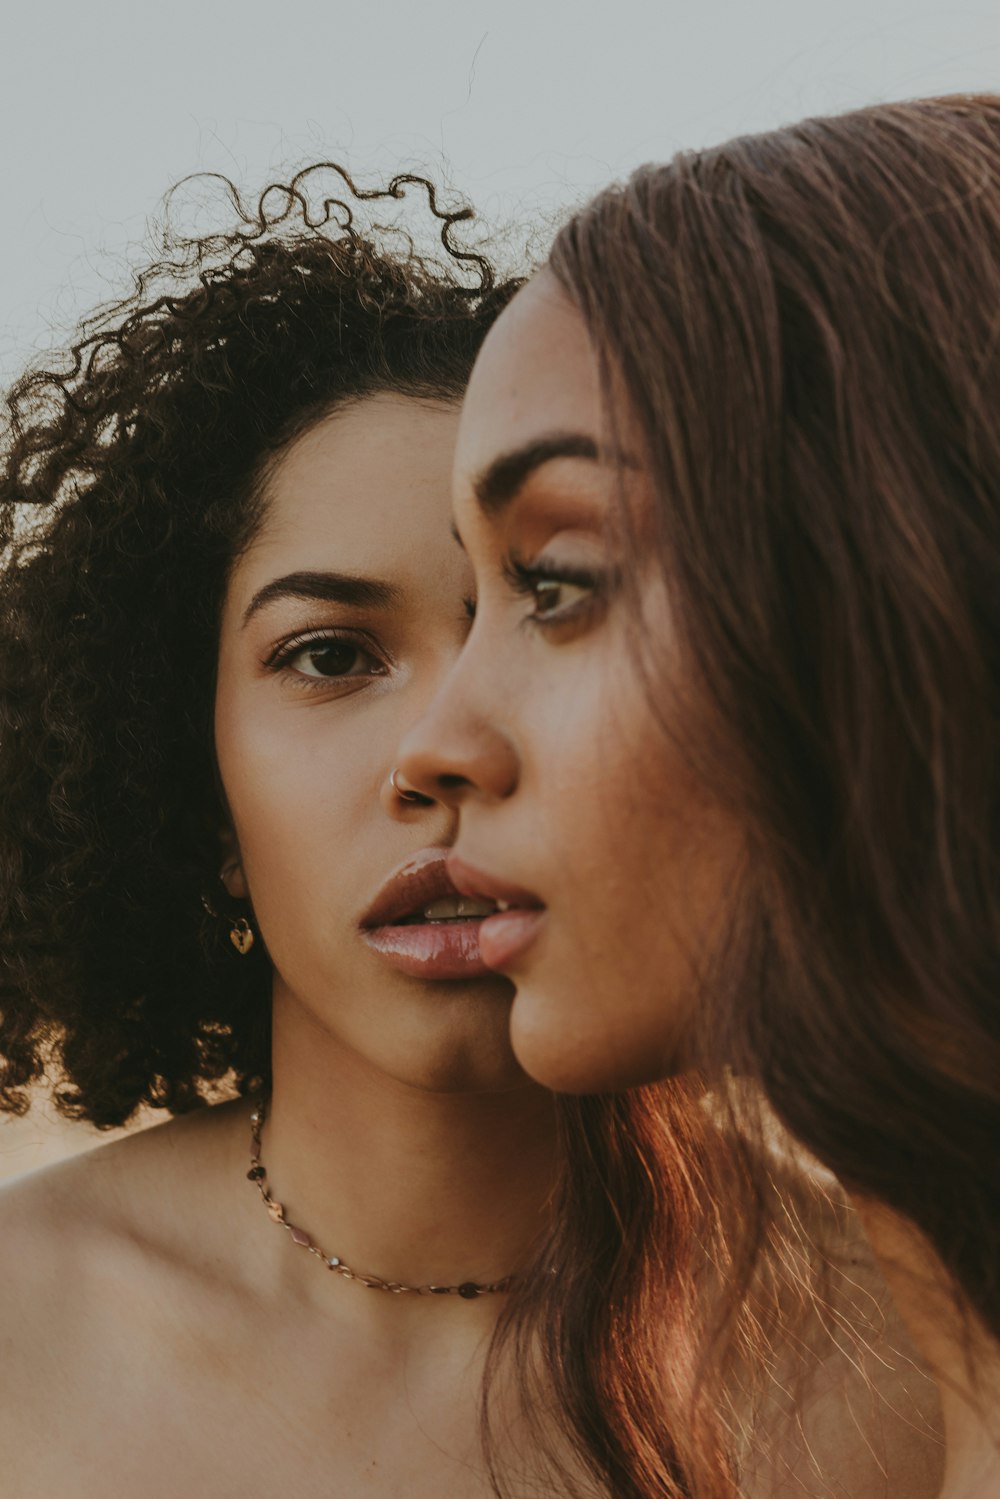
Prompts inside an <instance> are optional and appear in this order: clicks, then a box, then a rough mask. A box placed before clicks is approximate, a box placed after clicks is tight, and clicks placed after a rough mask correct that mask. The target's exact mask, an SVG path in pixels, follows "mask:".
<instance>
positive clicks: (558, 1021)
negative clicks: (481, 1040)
mask: <svg viewBox="0 0 1000 1499" xmlns="http://www.w3.org/2000/svg"><path fill="white" fill-rule="evenodd" d="M510 1039H511V1046H512V1049H513V1052H514V1055H515V1057H516V1058H517V1061H518V1063H519V1064H520V1066H521V1067H522V1068H523V1069H524V1071H525V1072H526V1073H527V1074H528V1076H529V1077H531V1078H533V1079H534V1080H535V1082H538V1083H541V1084H542V1086H543V1087H546V1088H549V1089H551V1090H552V1092H554V1093H620V1092H623V1091H624V1090H625V1089H626V1088H637V1087H641V1086H642V1085H643V1084H644V1083H653V1082H659V1081H661V1080H662V1079H663V1078H665V1077H669V1076H671V1075H672V1074H674V1073H676V1072H678V1071H681V1070H682V1067H681V1065H680V1060H679V1057H678V1054H677V1048H676V1044H675V1042H676V1037H674V1038H672V1039H671V1038H670V1037H668V1035H667V1033H666V1027H664V1026H657V1025H651V1026H645V1027H644V1026H641V1025H636V1026H632V1025H631V1024H629V1023H628V1022H624V1021H622V1020H621V1019H615V1020H614V1021H612V1019H611V1017H610V1016H608V1015H607V1014H606V1013H602V1012H591V1014H590V1015H588V1014H587V1013H586V1012H585V1011H584V1010H583V1009H581V1005H580V1001H579V998H578V997H574V998H570V997H569V996H567V998H566V999H565V1000H564V1001H563V1002H562V1003H561V1004H560V1003H556V1002H554V1001H553V1000H552V999H551V998H546V999H542V998H541V996H539V995H537V994H535V993H533V992H532V991H531V990H530V989H521V988H519V989H518V991H517V997H516V998H515V1000H514V1006H513V1009H512V1010H511V1021H510Z"/></svg>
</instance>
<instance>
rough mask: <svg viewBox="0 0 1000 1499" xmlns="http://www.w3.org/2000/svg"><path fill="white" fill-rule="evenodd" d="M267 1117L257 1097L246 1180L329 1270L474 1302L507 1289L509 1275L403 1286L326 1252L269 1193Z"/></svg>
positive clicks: (376, 1286)
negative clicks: (264, 1151) (263, 1148)
mask: <svg viewBox="0 0 1000 1499" xmlns="http://www.w3.org/2000/svg"><path fill="white" fill-rule="evenodd" d="M266 1118H267V1109H266V1105H265V1102H264V1100H263V1098H258V1099H257V1101H256V1103H255V1104H254V1108H253V1112H252V1113H251V1115H250V1170H249V1171H248V1172H247V1180H248V1181H252V1182H253V1184H254V1186H255V1187H256V1188H257V1190H258V1192H259V1193H260V1195H261V1197H262V1199H263V1202H264V1206H265V1207H266V1208H267V1211H268V1212H269V1213H270V1215H271V1217H272V1219H273V1220H274V1222H275V1223H280V1225H281V1227H282V1228H284V1229H286V1230H287V1231H288V1233H290V1234H291V1236H292V1243H293V1244H298V1245H299V1246H300V1248H302V1249H308V1251H309V1253H310V1254H314V1255H315V1256H316V1258H317V1259H318V1260H319V1261H320V1262H321V1263H322V1264H324V1265H325V1266H326V1268H327V1269H328V1270H332V1271H334V1273H335V1274H337V1275H342V1276H343V1277H344V1279H345V1280H356V1281H357V1282H358V1284H359V1285H362V1286H367V1287H368V1289H369V1290H371V1291H391V1292H392V1294H393V1295H394V1296H404V1295H410V1296H461V1297H462V1298H463V1299H464V1300H466V1301H474V1300H475V1299H476V1297H477V1296H493V1295H496V1294H497V1293H498V1292H500V1291H506V1290H509V1288H510V1286H511V1284H512V1282H513V1279H514V1277H513V1276H512V1275H505V1276H504V1278H503V1280H494V1281H491V1282H489V1283H488V1284H486V1285H481V1284H480V1283H479V1282H478V1281H475V1280H465V1281H463V1282H462V1284H461V1285H460V1286H429V1285H428V1286H406V1285H403V1284H402V1283H401V1282H400V1281H398V1280H383V1278H382V1276H381V1275H362V1273H361V1272H360V1270H352V1269H351V1267H350V1265H345V1264H344V1261H343V1260H342V1259H341V1258H340V1256H339V1255H336V1254H327V1253H326V1251H325V1250H324V1249H320V1247H319V1245H318V1244H314V1243H313V1240H312V1238H311V1237H310V1236H309V1234H307V1233H306V1231H305V1229H304V1228H299V1227H297V1226H296V1224H294V1223H291V1222H289V1220H288V1218H287V1217H286V1216H285V1209H284V1208H283V1207H282V1205H281V1203H280V1202H278V1201H277V1200H276V1199H275V1198H274V1197H272V1196H271V1190H270V1188H269V1187H268V1185H267V1169H266V1167H265V1166H264V1162H263V1161H262V1160H261V1158H260V1135H261V1130H262V1129H263V1128H264V1120H265V1119H266Z"/></svg>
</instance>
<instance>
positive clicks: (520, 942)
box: [479, 908, 545, 970]
mask: <svg viewBox="0 0 1000 1499" xmlns="http://www.w3.org/2000/svg"><path fill="white" fill-rule="evenodd" d="M544 916H545V911H544V909H525V908H519V909H517V910H513V911H499V912H498V913H497V914H496V916H487V918H486V920H485V921H483V922H482V924H481V925H480V928H479V946H480V949H481V951H482V955H483V961H484V962H485V963H486V964H488V966H489V967H490V968H496V969H500V970H502V969H504V968H509V967H510V966H511V965H512V964H513V963H514V962H516V961H517V959H518V958H519V957H520V956H521V954H522V953H523V952H525V950H526V949H527V948H529V947H530V946H531V944H532V943H533V942H534V940H535V938H536V937H537V936H538V933H539V930H540V928H541V925H542V920H543V918H544Z"/></svg>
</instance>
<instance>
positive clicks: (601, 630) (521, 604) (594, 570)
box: [400, 271, 972, 1499]
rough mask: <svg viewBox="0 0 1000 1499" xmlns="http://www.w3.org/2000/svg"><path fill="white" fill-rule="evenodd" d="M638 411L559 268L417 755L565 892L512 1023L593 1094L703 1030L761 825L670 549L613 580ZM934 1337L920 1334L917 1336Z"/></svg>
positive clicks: (534, 319) (497, 839) (482, 367)
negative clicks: (721, 941)
mask: <svg viewBox="0 0 1000 1499" xmlns="http://www.w3.org/2000/svg"><path fill="white" fill-rule="evenodd" d="M619 420H620V421H623V422H624V429H625V430H624V435H623V438H619V442H618V447H617V449H616V448H615V445H614V444H613V443H612V441H611V433H610V430H609V424H608V419H607V413H606V409H605V404H604V401H603V398H602V391H601V383H600V378H599V371H598V365H597V360H596V357H595V354H594V350H593V347H592V345H591V342H590V338H589V335H588V332H587V329H586V325H585V323H584V321H583V319H582V318H581V316H580V315H579V313H578V312H577V311H576V309H575V308H574V306H573V305H572V303H571V302H570V301H569V299H568V298H567V297H566V295H565V294H564V293H563V291H562V290H561V288H560V287H559V285H558V283H557V282H556V280H555V278H554V277H553V276H552V274H551V273H550V272H547V271H543V272H541V273H540V274H539V275H538V276H536V277H535V278H534V280H533V281H532V282H530V283H529V285H528V286H527V287H526V288H525V289H524V290H523V291H521V292H520V293H519V294H518V295H517V296H516V297H515V298H514V300H513V302H512V303H511V305H510V306H509V307H508V308H507V309H506V311H505V312H504V313H503V314H502V315H501V317H500V318H499V320H498V321H497V323H496V324H495V325H494V327H493V328H492V330H491V332H490V334H489V336H488V338H487V340H486V342H485V344H484V347H483V350H482V352H481V354H480V357H479V359H478V361H477V363H476V366H475V369H474V371H473V375H472V380H471V382H470V385H469V389H468V392H467V395H466V398H465V402H464V405H463V412H462V423H461V429H460V433H459V442H458V449H457V454H456V461H455V475H454V496H455V521H456V526H457V530H458V532H459V534H460V535H461V538H462V541H463V544H464V546H465V547H466V549H467V552H468V555H469V559H470V561H471V562H472V564H473V567H474V569H475V575H476V585H477V614H476V620H475V624H474V627H473V630H472V632H471V634H470V637H469V639H468V642H467V643H466V646H465V649H464V651H463V652H462V655H461V657H460V658H459V660H458V662H457V663H456V665H455V667H454V669H453V670H452V672H451V673H450V675H449V677H448V678H447V680H446V681H445V682H444V684H443V685H442V687H441V689H440V691H439V692H438V695H437V697H436V698H435V699H434V701H433V703H431V704H430V706H429V707H428V709H427V712H426V713H425V715H424V717H423V718H422V719H421V721H420V722H419V724H417V725H416V726H415V727H414V729H413V730H412V731H411V732H410V734H409V735H408V736H407V738H406V740H405V742H404V745H403V747H402V753H401V757H400V766H401V769H402V771H403V773H404V774H405V776H406V777H407V779H408V780H409V781H410V782H412V783H413V785H415V786H417V787H419V788H420V789H421V790H422V791H424V792H426V793H428V794H431V795H433V796H435V797H437V798H439V799H441V800H444V801H446V802H447V803H448V804H449V805H451V806H452V807H454V808H456V809H458V810H460V813H461V824H460V829H459V835H458V839H457V841H456V846H455V847H456V853H457V854H458V856H459V857H460V858H462V859H463V860H465V861H467V862H468V863H469V864H471V865H473V866H475V867H478V868H480V869H482V870H484V871H486V872H487V873H489V874H491V875H493V876H494V877H496V878H499V879H502V880H503V881H506V882H508V883H510V884H512V885H516V886H520V887H523V888H525V889H527V890H529V891H531V892H532V893H533V894H534V895H535V896H536V897H538V898H539V899H540V900H541V901H542V902H543V903H544V905H545V907H546V914H545V918H544V925H543V928H542V931H541V934H540V936H539V938H538V940H537V941H536V942H535V943H534V945H533V946H532V947H530V948H529V949H527V950H526V951H525V952H524V953H523V954H522V955H520V956H519V957H518V958H517V959H516V960H515V961H514V962H513V963H512V964H511V966H509V967H507V968H505V969H504V971H505V972H506V973H507V975H508V976H509V977H510V978H511V979H512V980H513V981H514V983H515V985H516V989H517V994H516V997H515V1000H514V1005H513V1009H512V1012H511V1038H512V1044H513V1047H514V1051H515V1053H516V1055H517V1057H518V1060H519V1061H520V1062H521V1063H522V1065H523V1066H524V1068H525V1070H526V1071H527V1072H528V1073H530V1074H531V1075H532V1076H533V1077H535V1078H537V1079H538V1080H539V1081H540V1082H542V1083H544V1084H545V1085H546V1086H548V1087H551V1088H555V1089H565V1090H568V1091H572V1092H593V1091H600V1090H604V1089H615V1088H620V1087H629V1086H632V1085H634V1084H636V1083H640V1082H644V1081H647V1080H649V1079H651V1078H653V1077H660V1076H663V1075H665V1074H667V1073H669V1072H670V1071H673V1070H676V1069H677V1068H678V1067H679V1066H682V1065H683V1042H684V1031H685V1021H686V1019H687V1018H688V1016H689V1015H690V1012H691V1007H692V1005H693V1004H696V1003H697V989H698V979H699V976H700V975H701V974H702V973H703V972H704V971H705V970H706V968H707V966H708V959H709V956H710V953H711V948H712V942H713V938H714V935H715V933H716V932H717V930H718V922H719V920H720V913H721V912H723V911H724V909H725V896H726V891H727V889H728V887H729V885H730V883H731V881H732V877H733V874H734V872H735V871H736V870H737V869H738V867H739V865H740V861H741V860H742V858H743V844H742V839H741V837H740V832H739V829H738V827H737V826H736V825H735V824H734V822H733V820H732V819H731V818H730V817H729V816H727V815H726V814H725V813H724V812H723V811H722V810H721V809H720V808H719V807H718V806H717V805H715V804H713V802H712V800H711V798H710V797H709V795H708V794H707V793H706V791H705V790H704V788H703V787H702V786H701V785H700V784H699V782H698V780H697V778H696V777H695V775H694V774H693V772H692V770H691V768H690V766H689V764H688V763H687V762H686V760H685V758H684V757H683V755H682V754H681V753H680V751H679V750H678V748H677V743H676V742H674V741H672V740H671V739H670V737H669V736H668V735H667V734H665V733H664V724H666V725H667V726H670V725H673V726H676V727H677V728H678V729H680V728H682V727H683V725H684V723H685V715H686V714H688V713H689V712H690V711H691V704H692V700H693V695H692V694H691V693H690V692H687V691H686V690H685V684H684V682H683V680H682V679H681V677H680V674H679V672H675V673H674V675H673V677H672V678H670V677H669V676H668V679H667V680H666V681H665V682H658V684H657V689H656V691H657V694H658V698H657V702H658V708H659V717H656V716H654V713H653V711H652V709H651V705H650V688H649V684H648V682H647V681H646V680H644V679H643V676H642V674H641V672H640V670H639V669H638V666H637V651H636V644H635V642H636V630H637V628H638V630H639V631H640V632H641V633H646V634H647V635H650V636H652V638H655V639H657V640H658V641H659V642H660V643H661V645H665V646H666V647H667V648H669V643H670V640H671V637H672V633H673V625H672V620H671V612H670V603H669V600H668V598H667V597H666V594H665V591H664V586H663V582H662V576H661V574H660V573H659V571H658V568H657V565H656V558H655V554H654V551H653V549H652V548H650V551H649V566H648V568H647V569H646V570H645V571H644V572H643V573H642V574H641V576H640V577H639V578H638V579H637V580H635V581H636V582H637V585H638V586H637V589H636V590H635V591H626V590H624V589H622V588H621V587H620V586H616V584H615V583H614V581H613V577H614V571H615V569H616V567H617V566H618V564H619V559H620V553H619V551H618V549H617V544H616V541H615V528H614V526H613V525H612V523H611V518H612V516H613V514H614V513H615V507H616V503H617V500H618V495H619V489H618V486H619V485H624V488H625V494H626V500H627V501H628V502H629V505H630V507H631V508H632V510H633V513H634V514H635V515H636V516H637V517H638V523H639V524H640V525H641V523H642V511H643V506H644V504H646V505H648V503H649V500H650V491H649V488H648V480H647V479H646V476H645V474H644V472H643V468H642V457H641V452H640V450H639V447H638V445H637V444H636V443H635V442H634V441H632V440H631V439H630V434H629V431H628V422H627V416H626V417H624V418H623V417H622V415H621V413H619ZM567 435H569V436H573V437H582V438H584V439H589V440H590V441H591V442H592V444H593V445H594V447H595V449H596V455H597V456H596V458H591V457H581V456H575V457H565V456H563V457H558V458H555V459H551V460H550V461H548V462H546V463H544V464H542V465H541V466H538V467H536V468H534V469H533V470H532V472H531V473H530V474H528V476H527V477H526V478H525V479H524V480H523V482H522V483H521V484H520V485H518V486H516V487H513V488H512V492H510V493H509V494H508V495H507V499H506V503H505V504H504V505H503V506H502V507H500V508H497V507H496V506H495V505H490V504H484V503H483V498H482V492H483V488H484V480H485V477H486V476H487V475H488V474H489V473H490V472H491V470H492V469H493V467H494V465H496V464H497V463H498V462H499V461H501V460H505V459H507V458H508V457H509V456H510V455H512V454H518V453H521V452H523V451H524V450H525V449H530V448H531V447H533V446H534V445H536V444H540V443H544V442H546V441H548V440H549V439H551V438H558V437H565V436H567ZM622 441H624V445H625V452H624V455H623V456H624V458H625V466H624V468H623V466H622V464H621V462H620V456H622V454H621V445H622ZM512 559H514V560H517V561H519V562H521V563H523V564H527V565H529V566H533V565H537V564H539V563H542V564H550V565H551V564H554V565H555V568H556V571H558V569H559V568H565V569H568V570H569V572H570V574H573V573H578V574H579V573H580V572H583V573H587V572H589V573H591V574H592V575H594V576H596V577H598V578H603V579H604V582H603V583H598V584H597V586H596V587H595V586H591V585H590V584H589V583H586V582H581V581H580V579H579V576H578V577H577V579H576V580H575V581H565V582H563V583H561V584H560V586H559V589H558V591H557V592H556V593H555V595H553V592H552V590H551V588H549V589H548V590H546V589H541V590H539V591H537V592H536V594H535V595H534V597H532V596H530V594H526V593H525V591H524V590H523V589H522V590H520V591H519V590H518V589H517V588H516V587H513V586H512V584H511V580H510V566H509V564H510V562H511V560H512ZM636 596H638V604H636V603H635V600H636ZM636 609H638V616H637V614H636V612H635V611H636ZM876 1247H878V1241H876ZM860 1252H861V1254H862V1257H863V1251H860ZM889 1273H890V1274H891V1275H893V1276H895V1272H894V1270H893V1268H892V1267H891V1266H890V1267H889ZM872 1276H873V1279H872V1280H871V1285H872V1286H873V1285H874V1282H875V1281H877V1280H878V1276H877V1273H875V1272H872ZM892 1284H893V1285H894V1286H895V1285H896V1284H897V1281H896V1280H895V1278H894V1279H893V1281H892ZM922 1331H923V1329H922V1327H921V1326H920V1325H914V1326H913V1327H912V1332H913V1335H914V1338H915V1339H916V1340H918V1341H920V1339H921V1335H922ZM920 1346H921V1347H922V1349H923V1351H924V1352H925V1353H928V1356H929V1352H930V1351H929V1350H928V1349H927V1347H926V1346H925V1344H924V1343H923V1342H921V1344H920ZM831 1359H832V1364H831V1367H833V1366H834V1365H836V1363H837V1360H836V1358H835V1357H833V1356H832V1355H831ZM949 1373H950V1375H952V1376H954V1375H956V1368H955V1365H954V1360H953V1361H952V1364H951V1366H950V1368H949ZM963 1382H964V1383H966V1384H967V1381H963ZM834 1383H836V1377H834ZM921 1385H922V1376H921V1375H919V1374H918V1373H917V1372H916V1371H915V1370H914V1371H912V1373H911V1374H907V1373H906V1372H905V1371H904V1372H903V1373H901V1375H900V1376H899V1379H898V1381H897V1383H896V1385H895V1388H894V1389H893V1388H891V1386H892V1380H890V1381H889V1382H888V1384H887V1385H886V1386H885V1389H884V1393H885V1396H886V1399H887V1400H888V1401H889V1402H890V1403H891V1404H893V1405H895V1406H896V1408H897V1409H901V1408H902V1407H904V1406H905V1405H906V1403H907V1402H908V1401H909V1400H910V1399H911V1398H912V1399H916V1400H917V1401H918V1402H920V1403H921V1404H923V1405H924V1406H925V1408H926V1395H925V1393H922V1392H921ZM876 1405H877V1402H876ZM963 1409H965V1407H964V1406H963ZM870 1416H871V1419H874V1420H875V1425H876V1427H878V1426H879V1425H880V1424H881V1426H882V1430H881V1431H880V1432H879V1433H878V1434H877V1435H875V1436H874V1437H873V1438H872V1441H873V1444H874V1446H875V1447H876V1448H878V1447H879V1446H880V1443H882V1442H883V1441H885V1442H887V1443H888V1446H889V1447H891V1448H892V1452H891V1454H890V1455H888V1456H887V1458H886V1461H887V1464H888V1466H889V1468H890V1471H891V1473H892V1483H891V1484H890V1487H889V1490H888V1491H889V1492H891V1493H896V1492H900V1493H903V1492H905V1493H907V1494H908V1495H910V1496H914V1495H916V1494H917V1493H933V1492H937V1483H936V1481H935V1475H936V1474H937V1473H938V1471H939V1466H940V1463H939V1453H938V1452H937V1451H936V1444H937V1437H936V1435H935V1436H931V1437H930V1438H928V1437H927V1436H926V1434H921V1433H920V1432H919V1431H918V1430H917V1429H916V1428H915V1427H914V1429H913V1430H912V1431H911V1430H909V1429H908V1426H907V1422H906V1421H905V1420H904V1421H903V1422H902V1423H897V1424H896V1425H895V1426H894V1419H895V1418H893V1417H892V1416H890V1415H889V1406H888V1405H886V1406H885V1407H884V1408H883V1417H884V1419H883V1420H882V1421H881V1423H880V1421H879V1419H878V1416H877V1411H875V1412H873V1413H870ZM811 1417H815V1418H816V1419H817V1421H818V1431H819V1434H818V1435H817V1436H816V1438H815V1441H816V1443H817V1444H818V1445H819V1447H820V1448H821V1449H823V1448H825V1449H826V1450H827V1451H830V1452H832V1454H834V1457H833V1461H831V1462H830V1463H828V1464H826V1465H825V1468H824V1471H825V1472H826V1473H827V1475H828V1477H829V1480H830V1482H831V1484H832V1485H836V1484H837V1483H838V1482H839V1483H844V1484H846V1485H847V1487H845V1489H844V1490H843V1492H846V1493H850V1494H852V1495H854V1496H857V1495H860V1494H862V1493H867V1492H869V1491H870V1492H872V1493H884V1492H886V1490H885V1487H884V1483H883V1480H882V1479H881V1477H880V1475H879V1474H878V1472H877V1471H873V1470H872V1469H870V1468H869V1469H865V1465H864V1463H863V1462H862V1463H861V1466H860V1468H858V1469H857V1471H855V1469H854V1468H853V1466H852V1464H853V1463H854V1457H853V1456H852V1451H851V1449H852V1444H853V1443H854V1442H856V1441H857V1439H858V1434H859V1433H858V1422H857V1418H856V1415H855V1414H854V1413H852V1407H851V1401H850V1399H847V1400H846V1401H842V1400H841V1398H840V1397H839V1396H832V1397H830V1398H825V1397H814V1398H813V1399H812V1401H811ZM952 1417H953V1425H952V1430H953V1431H954V1432H957V1431H958V1430H959V1426H958V1424H956V1423H957V1420H958V1418H957V1416H956V1415H955V1412H954V1410H953V1411H952ZM963 1429H964V1428H963ZM793 1444H794V1439H793ZM802 1445H803V1448H804V1446H805V1443H804V1441H803V1443H802ZM885 1451H886V1449H883V1453H885ZM855 1455H856V1454H855ZM785 1456H787V1452H786V1454H785ZM784 1460H785V1459H784V1457H781V1458H779V1461H778V1469H780V1466H781V1462H782V1461H784ZM970 1461H971V1460H970ZM897 1463H898V1464H899V1466H898V1467H896V1466H895V1465H896V1464H897ZM821 1467H824V1465H823V1464H821ZM776 1471H777V1470H776ZM962 1471H963V1472H964V1473H968V1472H969V1471H972V1469H971V1468H970V1467H969V1466H968V1465H966V1466H965V1467H964V1468H963V1470H962ZM838 1475H839V1476H838ZM804 1481H805V1482H806V1483H807V1484H808V1479H807V1478H806V1479H804ZM774 1482H776V1479H774V1476H773V1475H772V1476H771V1479H770V1480H769V1481H768V1483H767V1485H766V1487H767V1488H768V1490H769V1491H770V1489H772V1488H773V1484H774ZM950 1482H951V1478H949V1483H950ZM869 1484H870V1485H871V1488H870V1490H869V1488H868V1487H867V1485H869ZM893 1485H896V1487H894V1486H893ZM779 1489H780V1486H779ZM808 1491H809V1489H808V1487H807V1488H806V1490H805V1492H808ZM788 1492H790V1493H791V1492H802V1490H800V1489H797V1488H794V1487H790V1488H789V1489H788ZM831 1492H840V1490H839V1489H837V1488H836V1487H834V1488H832V1489H831ZM946 1492H947V1494H948V1495H949V1499H951V1496H952V1494H954V1499H959V1495H962V1496H964V1495H965V1493H966V1490H965V1489H963V1488H962V1487H961V1484H960V1483H959V1484H958V1485H957V1486H956V1487H954V1489H952V1487H949V1488H948V1489H947V1491H946Z"/></svg>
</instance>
